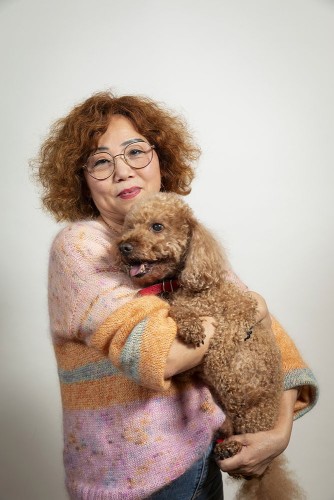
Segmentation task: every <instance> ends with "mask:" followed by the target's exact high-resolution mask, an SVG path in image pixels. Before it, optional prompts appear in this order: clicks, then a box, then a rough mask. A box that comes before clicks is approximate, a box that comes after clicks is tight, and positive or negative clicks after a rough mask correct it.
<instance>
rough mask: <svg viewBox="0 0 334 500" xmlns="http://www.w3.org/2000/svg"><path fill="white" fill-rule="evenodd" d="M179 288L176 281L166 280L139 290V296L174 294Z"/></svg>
mask: <svg viewBox="0 0 334 500" xmlns="http://www.w3.org/2000/svg"><path fill="white" fill-rule="evenodd" d="M179 287H180V285H179V282H178V280H167V281H162V282H161V283H156V284H155V285H151V286H147V287H146V288H142V289H141V290H139V292H138V294H139V295H159V294H160V293H165V292H174V291H175V290H177V289H178V288H179Z"/></svg>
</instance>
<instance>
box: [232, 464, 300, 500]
mask: <svg viewBox="0 0 334 500" xmlns="http://www.w3.org/2000/svg"><path fill="white" fill-rule="evenodd" d="M282 499H284V500H305V499H306V494H305V492H304V490H303V489H302V488H301V487H300V486H299V485H298V483H297V481H296V479H295V478H294V476H293V473H292V472H291V471H290V470H288V468H287V467H286V459H285V458H284V457H283V456H282V455H281V456H279V457H277V458H275V459H274V460H273V461H272V463H271V464H270V466H269V467H268V469H267V470H266V472H265V473H264V474H263V476H261V477H259V478H257V477H254V478H252V479H249V480H247V481H246V480H243V481H242V484H241V486H240V489H239V490H238V492H237V495H236V500H282Z"/></svg>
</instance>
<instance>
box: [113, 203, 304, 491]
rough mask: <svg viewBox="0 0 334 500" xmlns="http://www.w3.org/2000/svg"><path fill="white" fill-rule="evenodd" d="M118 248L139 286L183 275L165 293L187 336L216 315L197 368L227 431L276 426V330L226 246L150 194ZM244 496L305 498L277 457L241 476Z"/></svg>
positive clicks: (221, 447)
mask: <svg viewBox="0 0 334 500" xmlns="http://www.w3.org/2000/svg"><path fill="white" fill-rule="evenodd" d="M115 248H116V251H115ZM115 248H114V256H113V257H114V258H115V254H117V253H118V259H119V262H120V263H121V265H122V266H123V268H125V269H126V270H127V271H128V273H129V275H130V276H131V277H132V279H133V281H134V282H135V283H136V284H137V285H138V286H139V287H144V286H148V285H150V284H153V283H156V282H159V281H161V280H163V279H166V278H175V277H177V279H178V281H179V284H180V288H179V289H178V290H177V291H175V292H174V293H173V294H169V295H168V296H165V297H164V298H166V300H168V301H169V302H170V304H171V311H170V315H171V316H172V317H173V318H174V319H175V320H176V322H177V325H178V335H179V337H180V338H181V339H182V340H183V341H184V342H185V343H187V344H191V345H193V346H198V345H199V344H200V342H202V341H203V338H204V332H203V326H202V321H201V318H202V317H203V316H212V317H214V320H215V325H216V328H215V335H214V337H213V339H212V340H211V342H210V346H209V349H208V352H207V354H206V355H205V357H204V361H203V363H202V364H201V365H200V366H199V367H197V373H198V374H199V375H200V377H201V378H202V379H203V380H204V381H205V382H206V383H207V384H208V385H209V386H210V387H211V389H212V392H213V394H214V396H215V398H216V400H217V402H218V404H219V405H221V407H222V408H223V410H224V412H225V414H226V420H225V422H224V424H223V427H222V429H221V434H222V435H223V437H224V438H228V437H230V436H232V435H235V434H243V433H249V432H258V431H266V430H269V429H271V428H273V427H274V424H275V422H276V420H277V416H278V411H279V404H280V400H281V395H282V391H283V373H282V368H281V358H280V352H279V349H278V347H277V344H276V342H275V338H274V335H273V333H272V332H271V331H269V330H266V329H265V328H264V327H263V325H262V324H259V323H257V324H256V305H257V304H256V302H255V300H254V299H253V298H252V297H251V296H250V294H248V293H247V292H244V291H241V290H240V289H239V288H238V287H237V286H236V285H235V284H233V283H231V282H229V281H228V280H227V279H226V274H227V270H228V263H227V260H226V258H225V256H224V253H223V251H222V249H221V248H220V247H219V245H218V243H217V242H216V240H215V239H214V238H213V237H212V235H211V234H210V233H209V232H208V231H207V229H206V228H205V227H204V226H203V225H202V224H200V223H199V222H198V221H197V220H196V218H195V217H194V215H193V212H192V210H191V209H190V208H189V206H188V205H187V204H186V203H184V202H183V201H182V200H181V199H180V197H178V196H177V195H175V194H172V193H159V194H157V195H154V196H152V197H149V198H146V199H145V200H144V201H142V202H139V203H138V204H136V205H135V206H134V207H133V208H132V210H131V211H130V212H129V213H128V215H127V216H126V218H125V223H124V230H123V232H122V234H121V235H120V237H119V238H118V239H117V241H116V247H115ZM117 250H118V252H117ZM241 448H242V445H241V444H240V443H239V442H237V441H233V440H228V441H226V442H225V441H223V442H220V443H218V444H217V445H216V447H215V450H214V452H215V454H216V456H217V458H219V459H224V458H227V457H230V456H233V455H235V454H236V453H238V452H239V451H240V449H241ZM239 479H241V477H239ZM282 488H283V489H282ZM238 495H239V496H238V498H248V499H251V498H254V499H257V500H259V499H263V500H270V499H272V500H274V499H275V500H282V499H283V498H284V499H286V500H287V499H296V498H301V491H300V490H299V489H298V486H297V485H296V484H295V483H294V481H293V479H291V478H289V474H288V472H287V471H286V470H285V468H284V467H283V465H282V460H281V459H280V458H276V459H275V460H274V461H273V462H272V464H271V466H270V467H269V468H268V470H267V472H266V473H265V474H264V475H263V476H262V477H261V478H252V479H251V480H248V481H243V483H242V487H241V489H240V492H239V494H238Z"/></svg>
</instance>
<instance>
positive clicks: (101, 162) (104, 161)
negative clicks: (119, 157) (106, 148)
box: [94, 158, 111, 168]
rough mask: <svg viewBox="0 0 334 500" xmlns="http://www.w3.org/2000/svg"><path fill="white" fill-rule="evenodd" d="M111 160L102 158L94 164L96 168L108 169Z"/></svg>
mask: <svg viewBox="0 0 334 500" xmlns="http://www.w3.org/2000/svg"><path fill="white" fill-rule="evenodd" d="M110 163H111V162H110V160H108V159H106V158H100V159H99V160H96V162H95V163H94V168H97V167H108V166H109V165H110Z"/></svg>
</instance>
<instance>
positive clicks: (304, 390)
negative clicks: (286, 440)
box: [272, 317, 319, 420]
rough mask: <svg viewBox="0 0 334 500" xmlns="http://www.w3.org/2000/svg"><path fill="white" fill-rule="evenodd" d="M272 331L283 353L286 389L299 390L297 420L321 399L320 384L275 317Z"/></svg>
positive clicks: (295, 411)
mask: <svg viewBox="0 0 334 500" xmlns="http://www.w3.org/2000/svg"><path fill="white" fill-rule="evenodd" d="M272 329H273V332H274V334H275V337H276V341H277V343H278V346H279V348H280V350H281V353H282V363H283V371H284V389H285V390H289V389H296V388H297V389H298V399H297V401H296V404H295V408H294V419H295V420H296V419H297V418H299V417H301V416H302V415H304V414H305V413H307V412H308V411H309V410H311V408H313V406H314V405H315V404H316V402H317V400H318V397H319V387H318V383H317V381H316V379H315V376H314V374H313V372H312V370H310V368H309V367H308V366H307V364H306V363H305V361H304V360H303V358H302V356H301V354H300V352H299V351H298V349H297V347H296V345H295V343H294V342H293V340H292V339H291V338H290V337H289V335H288V334H287V332H286V331H285V330H284V328H283V327H282V326H281V325H280V323H279V322H278V321H277V319H275V318H274V317H272Z"/></svg>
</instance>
